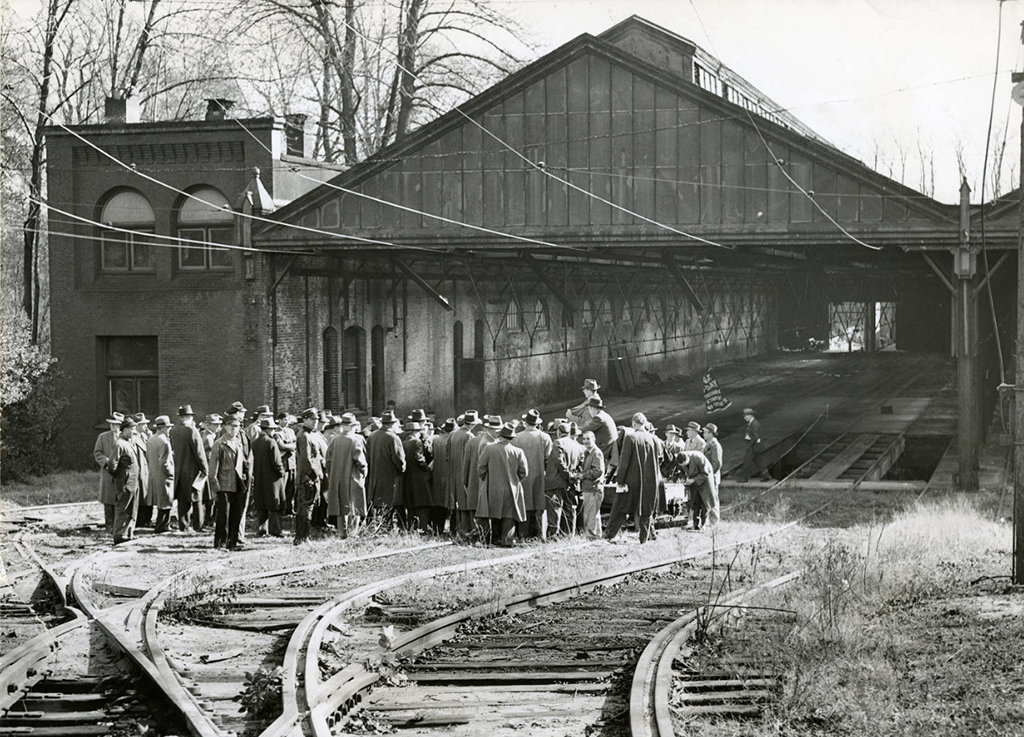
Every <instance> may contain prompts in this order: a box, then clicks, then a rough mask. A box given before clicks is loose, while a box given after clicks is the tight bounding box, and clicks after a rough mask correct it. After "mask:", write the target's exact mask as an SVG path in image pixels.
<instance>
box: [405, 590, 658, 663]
mask: <svg viewBox="0 0 1024 737" xmlns="http://www.w3.org/2000/svg"><path fill="white" fill-rule="evenodd" d="M677 608H678V605H677ZM586 664H588V661H585V660H578V659H575V658H573V659H568V658H566V659H561V660H529V661H524V660H483V661H480V660H476V661H468V660H460V661H457V662H445V661H436V662H432V663H422V664H415V665H410V666H408V668H407V670H409V671H413V672H415V671H427V670H486V669H488V668H494V669H497V668H524V667H530V668H534V669H537V668H575V669H577V670H578V669H580V668H581V667H582V666H584V665H586ZM608 665H610V666H617V665H619V664H618V663H608Z"/></svg>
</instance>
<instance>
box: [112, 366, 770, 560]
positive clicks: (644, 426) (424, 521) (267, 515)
mask: <svg viewBox="0 0 1024 737" xmlns="http://www.w3.org/2000/svg"><path fill="white" fill-rule="evenodd" d="M599 389H600V387H599V386H598V384H597V382H596V381H594V380H593V379H588V380H587V381H586V383H585V384H584V387H583V391H584V396H585V399H584V401H583V402H582V403H581V404H579V405H577V406H576V407H573V408H572V409H569V410H568V411H567V412H566V416H565V417H564V418H560V419H558V420H555V421H554V422H551V423H548V424H547V425H545V423H544V420H543V419H542V418H541V416H540V414H539V413H538V412H537V411H536V410H532V409H531V410H530V411H529V412H527V413H526V414H525V415H523V416H522V417H521V418H520V419H518V420H515V421H504V422H503V420H502V418H501V417H499V416H497V415H480V414H479V413H478V412H477V411H476V410H468V411H466V412H465V413H463V414H462V415H460V416H459V417H458V418H449V419H447V420H445V421H443V422H441V423H439V424H437V425H435V423H434V421H433V418H431V417H429V416H428V415H427V413H426V412H425V411H424V410H421V409H418V410H414V411H413V412H412V413H410V414H409V415H408V416H407V417H406V418H405V421H404V422H403V421H402V420H400V418H399V417H398V416H396V414H395V411H394V410H393V409H391V408H390V407H391V406H392V404H391V403H389V409H388V410H386V411H385V412H383V413H382V415H381V417H379V418H378V417H371V418H369V419H368V420H367V421H366V423H365V425H361V424H360V422H359V421H358V420H357V418H356V417H355V416H354V415H353V414H351V413H344V414H341V415H340V416H337V415H334V414H332V413H331V412H328V411H319V410H318V409H317V408H315V407H310V408H308V409H306V410H304V411H302V412H301V413H299V414H298V416H294V415H291V414H289V413H287V412H282V413H279V414H278V415H277V416H276V417H275V415H274V413H273V412H272V411H271V409H270V407H269V406H267V405H263V406H260V407H257V408H256V411H255V413H254V414H253V415H252V416H249V415H248V414H247V410H246V408H245V407H244V406H243V405H242V403H241V402H235V403H234V404H232V405H231V407H229V408H228V410H227V411H226V412H225V413H224V414H223V416H222V415H218V414H209V415H206V416H205V418H204V419H203V421H202V422H200V423H199V424H197V423H196V416H195V413H194V412H193V410H192V407H191V405H188V404H186V405H183V406H181V407H179V408H178V412H177V415H178V421H177V423H175V424H172V423H171V420H170V418H169V417H168V416H167V415H160V416H159V417H156V418H155V419H153V420H152V422H150V421H149V420H148V419H147V418H146V417H145V415H143V414H141V413H139V414H135V415H132V416H122V415H120V414H119V413H116V412H115V413H113V414H112V415H111V417H110V418H108V420H107V422H108V424H109V427H110V429H109V431H107V432H104V433H102V434H101V435H100V436H99V437H98V438H97V440H96V445H95V448H94V456H95V459H96V462H97V463H98V464H99V465H100V467H101V469H102V470H101V473H100V489H99V496H100V502H101V503H102V504H103V505H104V511H105V520H106V526H107V530H108V532H109V533H110V534H111V535H112V536H113V540H114V544H115V545H117V544H120V543H122V542H124V541H126V540H131V539H133V537H134V536H135V530H136V528H140V527H148V526H152V527H153V529H154V532H156V533H162V532H168V531H171V530H172V526H176V527H177V529H178V530H181V531H184V530H187V529H189V528H191V529H193V530H202V529H203V528H204V527H205V526H207V525H208V524H210V523H211V522H212V526H213V543H214V547H218V548H220V547H223V548H226V549H229V550H232V549H235V548H238V547H243V546H244V545H245V541H246V530H245V527H246V517H247V509H248V507H249V505H250V504H251V505H253V506H254V508H255V517H256V527H257V530H256V534H257V535H260V536H263V535H268V536H272V537H277V538H285V537H287V536H288V535H289V533H288V532H286V531H285V530H284V529H283V525H282V520H283V519H284V518H286V517H293V519H294V521H293V529H294V532H293V533H292V534H293V538H294V542H295V544H300V543H302V542H304V541H306V540H308V539H310V537H311V535H313V534H316V535H322V534H328V533H331V532H336V533H337V534H339V535H342V536H347V535H349V534H352V533H354V532H356V531H358V530H360V529H362V528H365V526H366V525H367V524H368V523H370V524H373V526H374V528H375V529H382V528H384V527H388V526H392V525H397V526H398V527H400V528H403V529H415V530H418V531H420V532H422V533H427V534H437V535H442V534H449V535H452V536H453V537H454V538H455V539H457V540H460V541H465V542H474V541H479V542H482V543H484V544H493V545H499V546H506V547H507V546H512V545H514V544H516V543H517V542H519V541H521V540H524V539H529V538H539V539H542V540H543V539H547V538H548V537H550V536H554V535H574V534H577V533H580V534H585V535H589V536H592V537H601V536H603V537H604V538H605V539H606V540H609V541H611V540H613V539H614V538H615V537H616V535H617V534H618V532H619V530H620V528H621V527H622V525H623V524H624V522H625V521H626V519H627V517H631V518H632V519H633V522H634V524H635V525H636V528H637V530H638V532H639V538H640V542H645V541H646V540H648V539H650V538H652V537H653V534H654V527H653V518H654V516H655V514H656V513H657V512H659V511H664V510H665V508H666V504H667V503H668V502H667V501H666V493H665V489H666V482H667V483H668V484H669V486H670V487H671V488H680V487H681V488H684V489H685V490H686V492H687V493H686V496H687V497H688V500H689V504H688V506H689V508H688V514H689V516H690V517H691V522H692V526H693V528H694V529H698V530H699V529H702V528H703V527H704V526H705V525H715V524H717V523H718V521H719V516H720V515H719V502H718V487H719V484H720V481H721V470H722V446H721V445H720V443H719V442H718V439H717V435H718V428H717V427H716V426H715V425H714V424H712V423H707V424H706V425H705V426H704V427H701V426H700V425H699V424H698V423H696V422H691V423H689V424H688V425H687V426H686V427H685V429H680V428H678V427H675V426H673V425H669V426H668V427H667V428H666V429H665V438H664V439H662V438H660V437H658V436H657V434H656V433H655V430H654V427H653V426H652V425H651V423H650V422H648V421H647V418H646V417H645V416H644V415H643V414H640V413H638V414H635V415H633V416H632V420H631V423H630V426H629V427H617V426H616V424H615V422H614V420H613V419H612V417H611V416H610V415H609V414H608V412H607V411H606V410H605V408H604V403H603V401H602V399H601V397H600V395H599V394H598V390H599ZM748 411H749V413H750V414H749V417H748V428H749V427H750V420H751V419H753V410H744V413H745V414H746V413H747V412H748ZM748 437H749V433H748ZM757 442H758V443H759V442H760V439H759V437H758V441H757ZM751 445H752V444H751ZM748 451H749V448H748ZM606 489H607V490H608V491H609V496H611V497H612V504H611V512H610V516H609V518H608V524H607V527H606V528H605V529H604V530H602V524H601V506H602V504H603V503H604V501H605V497H606V494H605V492H606ZM612 492H614V493H612ZM677 499H678V497H677ZM677 511H679V510H677ZM175 518H176V519H175ZM314 531H316V532H314Z"/></svg>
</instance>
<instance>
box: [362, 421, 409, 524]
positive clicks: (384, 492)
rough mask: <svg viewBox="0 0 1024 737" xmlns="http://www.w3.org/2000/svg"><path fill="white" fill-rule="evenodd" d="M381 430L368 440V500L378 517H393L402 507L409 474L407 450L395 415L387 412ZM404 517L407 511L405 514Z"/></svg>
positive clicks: (402, 512)
mask: <svg viewBox="0 0 1024 737" xmlns="http://www.w3.org/2000/svg"><path fill="white" fill-rule="evenodd" d="M380 421H381V427H380V429H379V430H376V431H374V432H373V433H372V434H371V435H370V437H369V439H367V441H366V455H367V459H366V463H367V466H368V469H367V477H366V501H367V503H368V504H369V505H370V507H371V508H372V509H373V510H374V513H375V514H382V515H385V516H388V517H390V516H391V515H392V514H394V512H395V507H396V506H398V507H400V506H402V504H403V501H402V474H404V473H405V450H404V448H403V447H402V441H401V439H400V438H399V437H398V428H399V421H398V418H397V417H395V415H394V413H393V412H389V411H384V412H383V413H382V414H381V417H380ZM401 517H404V510H402V511H401V516H400V522H401Z"/></svg>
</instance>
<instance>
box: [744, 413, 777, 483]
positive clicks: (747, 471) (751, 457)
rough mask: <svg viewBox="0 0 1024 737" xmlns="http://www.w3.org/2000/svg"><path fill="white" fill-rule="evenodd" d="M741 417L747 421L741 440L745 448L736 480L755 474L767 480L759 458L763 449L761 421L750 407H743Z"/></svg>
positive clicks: (762, 463) (766, 474) (745, 478)
mask: <svg viewBox="0 0 1024 737" xmlns="http://www.w3.org/2000/svg"><path fill="white" fill-rule="evenodd" d="M743 419H744V421H745V422H746V423H747V426H746V427H745V428H744V432H743V440H744V441H745V442H746V448H745V449H744V453H743V470H742V471H741V472H740V477H739V478H738V479H737V481H740V482H744V481H746V480H747V479H749V478H750V477H751V476H757V477H759V478H761V479H764V480H768V479H769V478H770V477H769V476H768V471H767V469H765V467H764V462H763V460H762V458H761V453H762V450H763V444H762V442H761V423H760V422H759V421H758V419H757V417H755V416H754V410H753V408H751V407H745V408H744V409H743Z"/></svg>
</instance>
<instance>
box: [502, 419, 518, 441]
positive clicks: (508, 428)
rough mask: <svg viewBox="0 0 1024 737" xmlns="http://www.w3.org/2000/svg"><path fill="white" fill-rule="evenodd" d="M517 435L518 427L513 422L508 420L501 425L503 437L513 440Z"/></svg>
mask: <svg viewBox="0 0 1024 737" xmlns="http://www.w3.org/2000/svg"><path fill="white" fill-rule="evenodd" d="M515 436H516V428H515V426H514V425H513V424H512V423H511V422H506V423H505V424H504V425H502V426H501V437H503V438H505V439H506V440H512V439H513V438H514V437H515Z"/></svg>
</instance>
